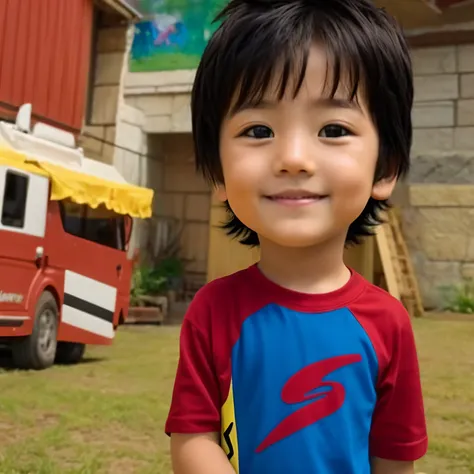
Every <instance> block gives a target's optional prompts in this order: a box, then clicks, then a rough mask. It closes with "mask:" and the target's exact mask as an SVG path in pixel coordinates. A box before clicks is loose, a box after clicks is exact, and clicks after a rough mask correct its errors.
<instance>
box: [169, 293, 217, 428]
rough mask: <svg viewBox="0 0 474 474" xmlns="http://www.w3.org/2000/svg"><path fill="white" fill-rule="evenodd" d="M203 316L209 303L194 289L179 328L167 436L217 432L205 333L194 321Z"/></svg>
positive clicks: (213, 384)
mask: <svg viewBox="0 0 474 474" xmlns="http://www.w3.org/2000/svg"><path fill="white" fill-rule="evenodd" d="M201 292H202V290H201ZM206 318H209V306H208V305H207V304H206V301H205V298H204V297H203V295H202V293H199V292H198V294H197V295H196V296H195V297H194V299H193V301H192V303H191V304H190V306H189V309H188V312H187V314H186V316H185V319H184V322H183V325H182V328H181V335H180V354H179V362H178V369H177V373H176V379H175V384H174V389H173V396H172V400H171V408H170V411H169V415H168V419H167V421H166V426H165V431H166V433H167V434H168V435H169V434H170V433H206V432H216V431H217V432H218V431H220V391H219V383H218V378H217V376H216V374H215V370H214V363H213V357H212V349H211V344H210V341H209V335H208V334H206V331H204V330H203V329H201V328H200V327H201V325H200V326H199V327H198V326H197V324H196V320H197V321H203V320H204V321H205V320H206ZM202 326H203V327H206V325H205V324H204V325H202Z"/></svg>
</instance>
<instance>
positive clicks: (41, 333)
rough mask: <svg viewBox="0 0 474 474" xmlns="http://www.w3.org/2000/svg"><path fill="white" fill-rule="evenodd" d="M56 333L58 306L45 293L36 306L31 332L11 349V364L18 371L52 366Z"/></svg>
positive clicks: (49, 295)
mask: <svg viewBox="0 0 474 474" xmlns="http://www.w3.org/2000/svg"><path fill="white" fill-rule="evenodd" d="M57 333H58V305H57V304H56V300H55V299H54V296H53V295H52V294H51V293H50V292H49V291H45V292H44V293H43V294H42V295H41V297H40V299H39V300H38V303H37V305H36V312H35V320H34V324H33V332H32V333H31V334H30V335H29V336H27V337H25V338H22V339H21V340H19V341H16V342H15V344H14V345H13V347H12V352H13V363H14V365H15V366H16V367H18V368H20V369H34V370H42V369H47V368H48V367H51V366H52V365H53V364H54V358H55V356H56V346H57V342H56V337H57Z"/></svg>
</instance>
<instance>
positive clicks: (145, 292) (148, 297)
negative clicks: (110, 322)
mask: <svg viewBox="0 0 474 474" xmlns="http://www.w3.org/2000/svg"><path fill="white" fill-rule="evenodd" d="M166 288H167V280H166V277H165V276H163V275H160V274H159V273H158V272H157V271H156V269H154V268H151V267H148V266H146V265H141V266H137V267H136V268H135V269H134V272H133V275H132V285H131V289H130V308H129V311H128V318H127V319H128V321H129V322H157V323H159V322H162V321H163V319H164V316H165V313H166V309H167V301H166V297H164V296H163V292H164V291H166Z"/></svg>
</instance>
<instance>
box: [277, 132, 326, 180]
mask: <svg viewBox="0 0 474 474" xmlns="http://www.w3.org/2000/svg"><path fill="white" fill-rule="evenodd" d="M314 152H315V150H313V149H312V146H311V137H308V136H306V134H303V133H292V134H291V135H290V134H288V135H287V136H285V137H281V140H280V143H278V145H277V157H276V160H275V173H276V174H290V175H299V174H307V175H312V174H314V173H315V171H316V167H317V164H316V158H315V153H314Z"/></svg>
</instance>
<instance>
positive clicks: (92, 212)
mask: <svg viewBox="0 0 474 474" xmlns="http://www.w3.org/2000/svg"><path fill="white" fill-rule="evenodd" d="M60 206H61V217H62V221H63V227H64V230H65V231H66V232H67V233H68V234H72V235H75V236H76V237H81V238H82V239H86V240H89V241H91V242H95V243H97V244H100V245H104V246H106V247H111V248H114V249H118V250H125V219H124V217H123V216H121V215H119V214H116V213H115V212H113V211H109V210H108V209H107V208H106V207H105V206H99V207H98V208H97V209H92V208H91V207H89V206H86V205H83V204H76V203H74V202H72V201H70V200H65V201H62V202H61V204H60Z"/></svg>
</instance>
